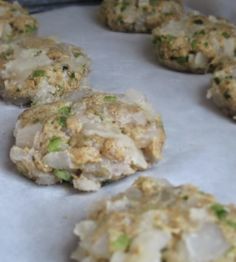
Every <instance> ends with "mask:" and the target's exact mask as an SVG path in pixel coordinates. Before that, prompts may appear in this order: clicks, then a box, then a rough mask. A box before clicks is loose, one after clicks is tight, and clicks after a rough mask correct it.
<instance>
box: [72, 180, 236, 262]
mask: <svg viewBox="0 0 236 262" xmlns="http://www.w3.org/2000/svg"><path fill="white" fill-rule="evenodd" d="M74 232H75V234H76V235H77V236H78V237H79V239H80V241H79V246H78V248H77V250H76V251H75V252H74V253H73V254H72V258H73V259H75V260H76V261H79V262H82V261H84V262H85V261H86V262H87V261H88V262H90V261H91V262H98V261H103V262H109V261H110V262H161V261H165V262H235V261H236V237H235V236H236V208H235V207H234V206H224V205H222V204H220V203H218V202H217V201H216V199H215V198H214V197H213V196H211V195H209V194H206V193H203V192H201V191H199V190H198V189H197V188H195V187H193V186H191V185H183V186H178V187H174V186H172V185H171V184H169V183H168V182H166V181H160V180H159V181H158V180H154V179H153V178H148V177H141V178H139V179H138V180H137V181H136V182H135V183H134V185H133V186H132V187H131V188H130V189H128V190H127V191H126V192H125V193H122V194H119V195H117V196H115V197H113V198H111V199H109V200H106V201H105V202H103V203H102V204H100V206H99V207H98V210H97V211H95V212H94V213H92V214H91V215H90V216H89V217H88V218H87V219H86V220H83V221H81V222H80V223H79V224H77V225H76V227H75V230H74Z"/></svg>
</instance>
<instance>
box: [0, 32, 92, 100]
mask: <svg viewBox="0 0 236 262" xmlns="http://www.w3.org/2000/svg"><path fill="white" fill-rule="evenodd" d="M89 64H90V61H89V59H88V57H87V56H86V54H85V53H84V52H83V50H82V49H81V48H79V47H76V46H73V45H70V44H64V43H59V42H57V41H55V40H53V39H51V38H40V37H29V38H24V39H22V40H20V41H17V42H14V43H10V44H4V45H1V46H0V69H1V70H0V95H1V96H2V98H3V99H5V100H8V101H10V102H12V103H14V104H18V105H27V104H35V105H36V104H44V103H49V102H53V101H58V100H60V99H62V98H63V97H64V96H65V95H68V94H70V93H71V92H73V91H77V90H79V89H80V88H81V87H82V86H83V84H84V79H85V77H86V76H87V74H88V72H89Z"/></svg>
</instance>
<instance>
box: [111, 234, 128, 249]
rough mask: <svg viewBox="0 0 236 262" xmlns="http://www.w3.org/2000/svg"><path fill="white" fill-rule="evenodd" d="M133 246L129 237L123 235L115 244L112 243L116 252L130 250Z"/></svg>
mask: <svg viewBox="0 0 236 262" xmlns="http://www.w3.org/2000/svg"><path fill="white" fill-rule="evenodd" d="M130 244H131V239H130V238H129V236H128V235H126V234H122V235H120V236H119V237H118V238H117V239H116V240H115V241H114V242H112V248H113V249H114V250H121V251H124V250H126V249H128V248H129V246H130Z"/></svg>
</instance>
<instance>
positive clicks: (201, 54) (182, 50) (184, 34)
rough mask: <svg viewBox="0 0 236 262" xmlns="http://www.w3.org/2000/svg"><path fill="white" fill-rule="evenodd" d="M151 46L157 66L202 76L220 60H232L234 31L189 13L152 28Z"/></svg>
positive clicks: (227, 25)
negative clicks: (226, 58)
mask: <svg viewBox="0 0 236 262" xmlns="http://www.w3.org/2000/svg"><path fill="white" fill-rule="evenodd" d="M153 43H154V49H155V53H156V54H157V58H158V60H159V62H160V63H161V64H164V65H166V66H167V67H169V68H172V69H175V70H179V71H186V72H192V73H206V72H209V71H212V67H211V64H212V63H213V62H214V63H215V61H220V59H219V58H220V57H222V56H225V57H229V58H232V57H235V56H236V52H235V50H236V27H235V26H234V25H233V24H230V23H229V22H227V21H225V20H223V19H217V18H216V17H213V16H204V15H200V14H199V13H198V12H192V13H189V14H187V15H185V16H183V17H182V18H181V19H180V20H178V21H174V20H172V21H170V22H169V23H166V24H164V25H162V26H161V27H158V28H156V29H155V30H154V31H153ZM215 66H217V64H215Z"/></svg>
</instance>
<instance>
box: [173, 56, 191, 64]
mask: <svg viewBox="0 0 236 262" xmlns="http://www.w3.org/2000/svg"><path fill="white" fill-rule="evenodd" d="M175 60H176V62H177V63H178V64H180V65H183V64H185V63H187V62H188V56H179V57H175Z"/></svg>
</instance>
